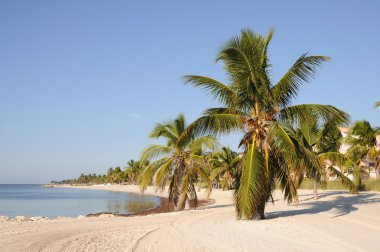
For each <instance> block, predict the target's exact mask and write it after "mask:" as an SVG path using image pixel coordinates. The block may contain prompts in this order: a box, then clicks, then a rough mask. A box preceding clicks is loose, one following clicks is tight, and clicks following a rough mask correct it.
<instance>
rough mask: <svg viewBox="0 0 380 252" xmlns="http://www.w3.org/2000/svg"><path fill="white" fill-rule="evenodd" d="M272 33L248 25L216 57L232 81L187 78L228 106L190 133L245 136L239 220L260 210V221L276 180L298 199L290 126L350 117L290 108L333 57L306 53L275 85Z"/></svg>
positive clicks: (209, 113) (297, 160)
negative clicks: (241, 134)
mask: <svg viewBox="0 0 380 252" xmlns="http://www.w3.org/2000/svg"><path fill="white" fill-rule="evenodd" d="M272 36H273V30H270V31H269V33H268V35H267V36H262V35H260V34H256V33H254V32H252V31H251V30H249V29H244V30H242V31H241V33H240V35H239V36H237V37H234V38H232V39H231V40H230V41H228V42H227V43H226V45H225V46H224V48H222V50H221V51H220V52H219V55H218V57H217V60H219V61H222V62H223V63H224V68H225V70H226V72H227V75H228V84H223V83H222V82H220V81H217V80H215V79H212V78H210V77H204V76H197V75H190V76H186V77H185V79H186V82H187V83H191V84H192V85H194V86H195V87H200V88H203V89H205V90H206V91H208V93H209V94H211V95H212V96H213V98H214V99H216V100H218V101H219V102H220V103H222V104H223V107H219V108H211V109H208V110H206V111H205V112H204V115H203V116H202V117H200V118H199V119H197V120H196V121H194V122H193V123H192V124H191V125H190V126H189V127H188V129H187V134H190V135H193V136H199V135H205V134H214V135H215V134H216V135H219V134H225V133H229V132H232V131H238V132H241V133H243V134H244V135H243V137H242V139H241V142H240V146H242V147H243V148H244V154H243V159H242V171H241V175H240V179H238V180H237V182H238V183H237V188H236V191H235V195H234V198H235V203H236V213H237V218H238V219H241V218H244V219H252V218H253V217H254V215H255V214H256V216H258V218H260V219H262V218H264V217H265V215H264V210H265V204H266V202H267V201H268V199H269V198H270V197H271V193H272V191H273V190H274V188H275V182H276V180H278V181H279V182H280V186H281V189H282V190H284V192H285V194H284V195H285V199H287V200H288V202H289V203H290V202H293V201H295V200H297V190H296V187H295V185H294V183H293V182H292V179H291V173H292V171H294V170H297V169H299V168H300V167H301V164H302V163H303V156H302V155H301V153H300V152H299V150H298V147H297V140H296V139H295V138H293V137H292V136H291V135H290V134H289V126H287V125H294V124H296V123H297V122H299V120H300V119H303V120H306V119H307V118H313V117H314V118H317V119H318V120H320V121H326V120H330V119H332V120H334V121H335V122H336V123H340V122H344V121H346V120H347V118H348V115H347V114H346V113H345V112H343V111H341V110H338V109H336V108H335V107H332V106H329V105H318V104H303V105H293V106H291V102H292V100H293V98H295V97H297V94H298V91H299V89H300V88H301V86H302V85H303V84H304V83H305V82H307V81H308V80H309V79H310V78H311V77H313V76H314V74H315V71H316V68H317V67H319V66H320V65H321V64H322V63H323V62H325V61H328V60H329V58H328V57H325V56H308V55H307V54H303V55H301V57H300V58H299V59H298V60H297V61H296V62H295V63H294V64H293V66H292V67H291V68H290V69H289V70H288V72H286V73H285V75H283V77H282V78H281V79H280V80H279V81H278V82H277V83H276V84H274V83H273V82H272V80H271V78H270V72H271V64H270V62H269V58H268V45H269V42H270V41H271V39H272Z"/></svg>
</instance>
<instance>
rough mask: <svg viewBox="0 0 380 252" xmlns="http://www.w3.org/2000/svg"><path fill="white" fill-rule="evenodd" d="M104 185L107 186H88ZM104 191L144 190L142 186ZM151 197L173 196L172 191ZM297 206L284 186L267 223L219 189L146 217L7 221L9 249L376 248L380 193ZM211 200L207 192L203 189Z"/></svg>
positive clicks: (4, 234) (341, 195)
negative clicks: (245, 217) (243, 211)
mask: <svg viewBox="0 0 380 252" xmlns="http://www.w3.org/2000/svg"><path fill="white" fill-rule="evenodd" d="M90 187H91V189H94V190H95V189H96V190H98V189H99V187H100V186H89V187H82V188H83V189H88V188H90ZM101 188H102V189H103V190H104V189H107V190H115V191H127V192H138V187H137V186H135V187H134V186H125V185H111V186H107V187H105V188H104V187H101ZM146 193H149V194H151V193H152V194H153V195H158V196H165V192H163V193H161V192H155V190H154V189H153V188H148V190H147V192H146ZM299 194H300V204H299V205H297V206H289V205H287V204H286V202H284V201H283V200H282V198H283V195H282V193H281V192H280V191H275V192H274V204H272V203H268V205H267V208H266V213H267V214H266V217H267V219H266V220H264V221H242V220H240V221H239V220H236V218H235V209H234V202H233V191H222V190H213V192H212V194H211V198H212V199H213V200H214V202H213V203H212V204H209V205H206V206H203V207H199V208H197V209H193V210H187V211H182V212H166V213H157V214H148V215H145V216H130V217H125V218H124V217H115V216H107V215H104V216H99V217H83V218H79V219H78V218H76V219H71V218H61V219H52V220H41V221H33V222H31V221H27V222H15V221H5V222H0V247H1V248H2V251H77V250H80V251H250V249H251V248H252V247H253V246H255V250H257V251H272V250H276V251H342V252H343V251H376V249H378V246H377V243H376V241H377V239H378V234H379V233H380V216H379V214H378V213H379V212H380V194H379V193H375V192H364V193H360V194H358V195H352V194H349V193H347V192H346V191H320V196H321V198H320V199H319V200H318V201H314V200H311V199H310V197H311V196H312V195H313V194H312V191H311V190H300V191H299ZM199 197H200V198H201V199H204V198H205V193H204V190H202V191H201V192H199Z"/></svg>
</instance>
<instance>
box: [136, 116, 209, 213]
mask: <svg viewBox="0 0 380 252" xmlns="http://www.w3.org/2000/svg"><path fill="white" fill-rule="evenodd" d="M184 132H186V122H185V117H184V115H182V114H180V115H179V116H178V117H177V118H175V119H174V120H172V121H167V122H165V123H158V124H157V125H156V126H155V127H154V129H153V130H152V132H151V133H150V137H151V138H164V139H166V140H167V142H166V145H151V146H149V147H148V148H146V149H145V150H144V151H143V154H142V157H141V159H142V160H152V162H151V163H150V164H149V165H148V166H147V167H146V168H145V169H144V171H143V173H142V176H141V178H140V186H141V188H142V191H144V190H145V189H146V187H147V186H148V185H150V184H152V183H153V184H154V185H155V186H156V188H158V189H161V190H163V189H164V188H165V186H166V183H167V182H168V183H169V190H168V191H169V197H168V198H169V203H171V204H173V205H174V207H175V209H176V210H182V209H184V208H185V203H186V202H188V200H194V202H195V205H196V203H197V194H196V190H195V187H194V183H195V182H196V181H197V179H198V177H199V176H200V177H202V178H203V179H204V180H206V181H208V182H209V179H208V174H207V172H206V171H205V170H204V168H203V167H202V165H199V161H200V160H202V159H203V157H201V156H199V155H197V151H199V149H200V148H208V149H213V148H214V147H215V144H216V140H215V138H214V137H210V136H204V137H200V138H194V137H193V136H191V135H186V136H184ZM180 139H181V142H180V141H179V140H180ZM208 184H209V186H208V190H209V191H210V190H211V186H210V185H211V183H210V182H209V183H208Z"/></svg>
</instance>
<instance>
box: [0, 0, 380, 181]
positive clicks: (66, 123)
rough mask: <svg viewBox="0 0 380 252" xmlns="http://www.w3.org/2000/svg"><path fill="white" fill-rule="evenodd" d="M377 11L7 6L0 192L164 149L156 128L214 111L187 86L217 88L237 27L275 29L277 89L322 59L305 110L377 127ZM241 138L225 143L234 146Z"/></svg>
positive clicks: (239, 4) (2, 12)
mask: <svg viewBox="0 0 380 252" xmlns="http://www.w3.org/2000/svg"><path fill="white" fill-rule="evenodd" d="M379 11H380V1H331V0H328V1H325V0H321V1H291V0H289V1H252V0H251V1H223V0H219V1H200V0H199V1H178V0H177V1H164V0H162V1H153V0H152V1H146V0H145V1H144V0H142V1H117V0H113V1H96V0H91V1H84V0H83V1H77V0H66V1H50V0H47V1H40V0H35V1H27V0H24V1H23V0H19V1H14V0H2V1H0V34H1V35H0V183H47V182H49V181H51V180H62V179H65V178H73V177H78V176H79V175H80V174H81V173H104V172H105V171H106V170H107V169H108V168H109V167H115V166H122V167H123V166H125V164H126V162H127V161H128V160H130V159H138V158H139V156H140V154H141V151H142V149H143V148H144V147H146V146H148V145H149V144H152V143H157V141H156V140H155V139H149V138H148V134H149V132H150V130H151V129H152V127H153V126H154V125H155V123H157V122H161V121H163V120H165V119H170V118H174V117H176V116H177V115H178V114H179V113H184V114H185V115H186V117H187V119H188V122H191V121H192V120H195V119H196V118H197V117H199V116H200V115H201V113H202V111H203V110H205V109H206V108H209V107H212V106H215V105H217V103H216V102H215V101H213V100H212V98H211V97H210V96H207V94H205V93H204V92H203V91H202V90H198V89H195V88H193V87H191V86H189V85H184V82H183V76H184V75H186V74H197V75H206V76H211V77H213V78H216V79H219V80H222V81H223V80H225V79H226V76H225V73H224V71H223V68H222V65H221V64H220V63H217V62H215V58H216V55H217V53H218V51H219V50H220V48H221V47H222V46H223V44H224V43H225V42H226V41H227V40H228V39H230V38H231V37H233V36H235V35H237V34H238V33H239V31H240V30H241V29H242V28H250V29H252V30H254V31H256V32H259V33H264V34H265V33H266V32H267V31H268V29H269V28H270V27H274V28H275V29H276V33H275V36H274V38H273V40H272V42H271V44H270V47H269V56H270V58H271V63H272V65H273V71H272V79H273V81H274V82H275V81H276V80H278V79H279V78H280V77H281V76H282V74H284V73H285V72H286V70H287V69H288V68H289V67H290V66H291V65H292V64H293V63H294V61H295V60H296V59H297V58H298V57H299V56H300V55H301V54H302V53H305V52H308V53H309V54H310V55H326V56H330V57H331V58H332V60H331V61H330V62H328V63H326V64H324V65H323V67H322V68H321V69H320V70H319V71H318V74H317V76H316V78H315V79H314V80H313V81H311V82H310V83H308V84H306V85H304V87H303V88H302V91H301V92H300V93H299V97H298V99H297V100H295V101H294V103H295V104H298V103H320V104H331V105H334V106H336V107H338V108H340V109H342V110H345V111H346V112H348V113H350V114H351V116H352V120H353V121H355V120H363V119H366V120H368V121H370V122H371V124H373V125H380V109H378V110H376V109H374V107H373V104H374V102H375V101H378V100H380V78H379V75H378V74H379V71H380V64H379V59H380V34H379V32H378V29H379V26H380V16H379V15H378V14H379ZM238 137H239V136H238V135H232V136H229V137H223V138H222V139H221V143H222V144H225V145H229V146H231V147H232V148H236V145H237V139H238Z"/></svg>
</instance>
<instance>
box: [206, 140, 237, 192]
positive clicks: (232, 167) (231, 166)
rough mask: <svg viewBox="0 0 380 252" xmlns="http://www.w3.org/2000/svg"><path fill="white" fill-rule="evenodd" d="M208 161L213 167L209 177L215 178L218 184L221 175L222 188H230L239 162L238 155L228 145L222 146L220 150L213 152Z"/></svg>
mask: <svg viewBox="0 0 380 252" xmlns="http://www.w3.org/2000/svg"><path fill="white" fill-rule="evenodd" d="M209 162H210V164H211V166H212V167H213V170H212V173H211V179H212V180H214V179H215V178H217V183H218V184H219V177H221V178H222V183H221V184H222V188H223V190H226V189H228V190H229V189H232V188H233V182H234V178H235V177H236V175H237V173H238V168H239V164H240V157H239V155H238V154H237V153H236V152H234V151H232V150H231V149H230V148H229V147H223V148H222V149H221V151H219V152H217V153H215V154H214V157H213V158H212V159H210V161H209Z"/></svg>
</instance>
